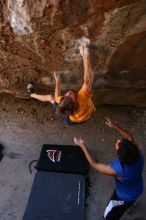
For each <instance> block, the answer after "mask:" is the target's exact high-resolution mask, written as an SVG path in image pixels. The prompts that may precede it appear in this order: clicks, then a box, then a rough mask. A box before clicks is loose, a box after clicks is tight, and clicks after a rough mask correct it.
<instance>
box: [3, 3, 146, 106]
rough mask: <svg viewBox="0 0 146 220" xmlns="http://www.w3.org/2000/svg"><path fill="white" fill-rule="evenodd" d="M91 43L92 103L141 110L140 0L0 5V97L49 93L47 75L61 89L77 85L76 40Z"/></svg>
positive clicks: (145, 27) (145, 24)
mask: <svg viewBox="0 0 146 220" xmlns="http://www.w3.org/2000/svg"><path fill="white" fill-rule="evenodd" d="M83 36H84V37H87V38H88V39H90V42H91V54H92V64H93V67H94V71H95V80H94V86H93V87H94V93H95V102H96V103H97V104H114V105H115V104H121V105H129V104H130V105H141V106H146V62H145V60H146V1H145V0H137V1H136V0H119V1H116V0H82V1H81V0H80V1H77V0H63V1H62V0H35V1H34V0H29V1H25V0H2V1H1V2H0V92H1V93H11V94H13V95H14V96H17V97H20V98H27V94H26V91H25V90H26V89H25V88H26V85H27V83H28V82H30V81H33V82H34V84H35V85H36V87H37V89H38V92H39V91H41V88H43V90H44V91H43V92H45V93H48V92H52V91H53V89H54V79H53V72H54V71H58V72H59V73H60V75H61V77H62V89H63V90H67V89H68V88H70V89H75V90H77V89H78V88H79V87H80V86H81V85H82V82H83V79H82V78H83V66H82V59H81V56H80V54H79V51H78V41H79V40H80V39H81V38H82V37H83Z"/></svg>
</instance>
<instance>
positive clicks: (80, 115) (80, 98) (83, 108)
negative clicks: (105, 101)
mask: <svg viewBox="0 0 146 220" xmlns="http://www.w3.org/2000/svg"><path fill="white" fill-rule="evenodd" d="M91 96H92V93H90V92H89V91H88V90H87V89H85V88H84V87H82V88H81V89H80V90H79V91H78V93H77V103H78V107H77V110H76V111H75V112H74V113H73V114H71V115H70V116H69V119H70V120H71V121H72V122H83V121H86V120H88V119H89V118H90V116H91V114H92V112H95V111H96V108H95V106H94V104H93V102H92V100H91ZM61 97H62V96H59V97H58V98H57V100H56V102H58V103H59V102H60V100H61Z"/></svg>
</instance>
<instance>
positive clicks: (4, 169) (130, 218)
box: [0, 96, 146, 220]
mask: <svg viewBox="0 0 146 220" xmlns="http://www.w3.org/2000/svg"><path fill="white" fill-rule="evenodd" d="M0 103H1V108H0V123H1V126H0V142H1V143H2V144H3V145H4V146H5V150H4V158H3V160H2V161H1V163H0V174H1V175H0V220H21V219H22V216H23V213H24V211H25V207H26V204H27V199H28V196H29V193H30V189H31V186H32V182H33V178H34V174H35V172H33V174H30V173H29V169H28V166H29V162H30V161H32V160H34V159H38V157H39V153H40V150H41V146H42V144H44V143H52V144H73V137H74V136H82V137H83V138H84V139H85V140H86V143H87V145H88V146H89V149H90V151H91V153H92V154H93V156H94V157H95V158H96V159H97V160H98V161H100V162H104V163H109V162H111V161H112V160H113V159H114V157H115V150H114V143H115V140H116V138H117V137H120V136H119V135H118V134H117V133H116V132H115V131H113V130H112V129H110V128H108V127H106V126H105V125H104V120H103V119H104V117H105V116H109V117H112V118H113V119H114V120H116V121H117V122H118V123H119V124H120V125H121V126H123V127H125V128H126V129H128V130H130V131H131V132H132V133H133V134H134V136H135V137H136V139H137V140H138V142H139V144H140V145H141V147H142V149H143V151H144V153H145V152H146V146H145V142H146V109H138V108H134V107H124V106H123V107H122V106H121V107H111V106H104V107H98V108H97V111H96V113H95V114H94V115H93V117H92V118H91V120H89V121H88V122H86V123H85V124H83V125H79V126H76V127H69V126H68V125H66V124H65V123H63V122H62V121H61V120H57V119H56V116H55V114H54V112H53V111H52V108H51V106H50V104H49V103H40V102H38V101H34V100H22V101H20V100H19V99H13V98H12V97H11V96H8V97H6V98H5V97H3V96H0ZM89 176H90V180H91V188H90V196H89V198H88V200H87V204H88V206H87V207H86V220H102V215H103V212H104V208H105V205H106V203H107V201H108V199H109V197H110V195H111V193H112V191H113V189H114V180H113V178H112V177H108V176H105V175H102V174H99V173H97V172H95V171H93V170H91V169H90V173H89ZM145 180H146V169H145V170H144V181H145ZM145 206H146V192H145V191H144V193H143V195H142V196H141V197H140V198H139V199H138V202H137V204H136V208H135V209H134V212H133V214H131V215H129V214H125V215H124V216H123V217H122V219H123V220H145V219H146V209H145Z"/></svg>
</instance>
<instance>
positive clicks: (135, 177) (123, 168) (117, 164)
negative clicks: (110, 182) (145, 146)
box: [110, 150, 144, 201]
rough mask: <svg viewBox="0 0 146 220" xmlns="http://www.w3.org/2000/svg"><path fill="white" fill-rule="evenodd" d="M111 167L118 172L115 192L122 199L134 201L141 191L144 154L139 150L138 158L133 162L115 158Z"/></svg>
mask: <svg viewBox="0 0 146 220" xmlns="http://www.w3.org/2000/svg"><path fill="white" fill-rule="evenodd" d="M110 166H111V168H112V169H113V170H114V171H115V172H116V173H117V174H118V176H119V177H120V179H117V178H116V179H115V181H116V193H117V195H118V196H119V198H120V199H122V200H124V201H134V200H136V199H137V198H138V197H139V196H140V195H141V193H142V192H143V178H142V172H143V167H144V156H143V153H142V152H141V150H140V153H139V159H138V160H137V161H136V162H135V163H133V164H122V163H121V161H120V160H119V159H118V158H117V159H115V160H114V161H113V162H112V163H111V164H110Z"/></svg>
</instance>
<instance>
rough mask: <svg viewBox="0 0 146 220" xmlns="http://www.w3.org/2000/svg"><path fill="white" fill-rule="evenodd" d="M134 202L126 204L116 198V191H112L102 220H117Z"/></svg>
mask: <svg viewBox="0 0 146 220" xmlns="http://www.w3.org/2000/svg"><path fill="white" fill-rule="evenodd" d="M134 202H135V201H131V202H126V201H123V200H121V199H120V198H119V197H118V196H117V194H116V191H114V193H113V195H112V196H111V198H110V200H109V202H108V204H107V207H106V209H105V212H104V218H105V219H106V220H119V219H120V217H121V216H122V215H123V214H124V212H126V210H127V209H128V208H129V207H130V206H131V205H132V204H133V203H134Z"/></svg>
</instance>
